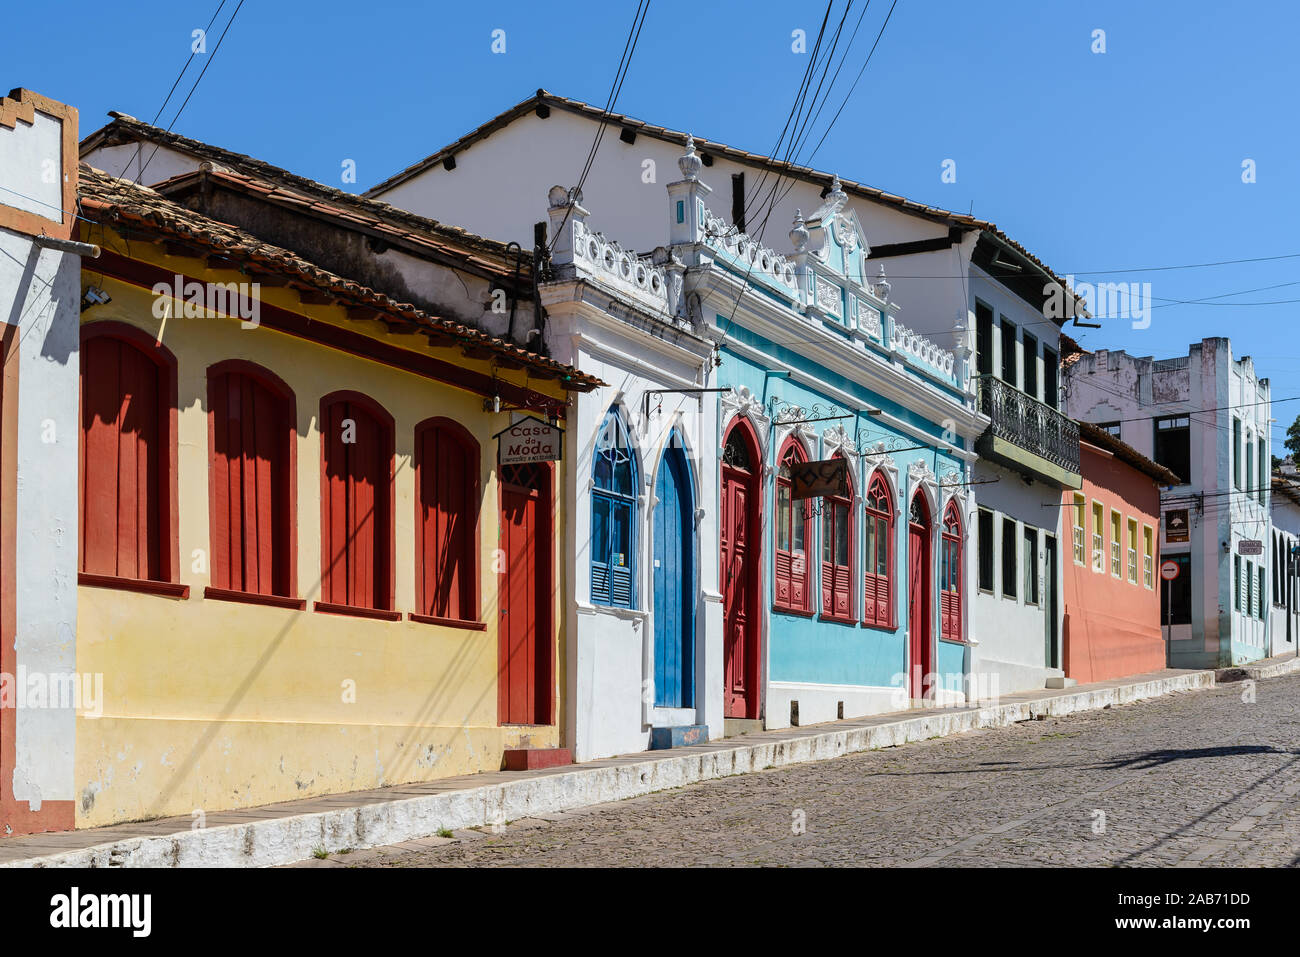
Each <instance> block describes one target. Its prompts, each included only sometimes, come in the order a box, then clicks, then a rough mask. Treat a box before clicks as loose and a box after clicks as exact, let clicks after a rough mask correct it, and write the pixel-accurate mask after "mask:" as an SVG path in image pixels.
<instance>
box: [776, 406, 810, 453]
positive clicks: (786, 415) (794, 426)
mask: <svg viewBox="0 0 1300 957" xmlns="http://www.w3.org/2000/svg"><path fill="white" fill-rule="evenodd" d="M807 418H808V413H807V411H806V410H805V409H802V408H800V407H799V406H797V405H791V406H786V407H785V408H784V409H782V410H781V411H779V412H778V413H776V415H775V417H774V418H773V419H772V422H773V424H774V425H775V426H776V440H777V448H778V449H779V448H780V447H781V446H782V445H783V444H784V443H785V439H786V436H788V435H790V434H791V433H793V434H794V435H795V436H797V437H798V438H799V440H800V441H801V442H802V443H803V447H804V450H805V451H807V452H812V451H813V443H814V442H815V441H816V439H817V432H816V430H814V429H813V427H812V424H811V423H809V422H805V421H804V420H805V419H807Z"/></svg>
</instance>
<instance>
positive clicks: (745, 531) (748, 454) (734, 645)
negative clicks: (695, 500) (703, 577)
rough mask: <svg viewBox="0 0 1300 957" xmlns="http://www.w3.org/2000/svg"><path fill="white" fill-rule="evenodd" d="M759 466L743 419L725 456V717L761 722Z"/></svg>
mask: <svg viewBox="0 0 1300 957" xmlns="http://www.w3.org/2000/svg"><path fill="white" fill-rule="evenodd" d="M761 474H762V463H761V462H760V461H759V455H758V443H757V442H756V441H755V439H754V433H753V430H752V429H751V428H750V426H749V425H748V423H746V422H745V421H744V420H743V419H741V420H737V421H736V423H735V424H733V425H732V427H731V429H730V431H729V432H728V433H727V441H726V443H725V444H724V445H723V450H722V509H721V515H720V521H719V529H718V538H719V540H720V544H721V553H720V558H719V562H718V569H719V574H720V576H721V578H722V581H721V583H720V585H719V587H720V589H721V591H722V596H723V604H722V609H723V636H724V638H723V641H724V647H723V681H724V682H725V683H724V685H723V702H724V703H723V714H724V715H725V716H726V717H728V718H757V717H758V710H759V694H758V681H759V641H758V628H759V605H758V594H759V577H758V567H759V565H758V561H759V548H758V545H759V534H758V528H759V522H758V501H759V483H758V479H759V476H760V475H761Z"/></svg>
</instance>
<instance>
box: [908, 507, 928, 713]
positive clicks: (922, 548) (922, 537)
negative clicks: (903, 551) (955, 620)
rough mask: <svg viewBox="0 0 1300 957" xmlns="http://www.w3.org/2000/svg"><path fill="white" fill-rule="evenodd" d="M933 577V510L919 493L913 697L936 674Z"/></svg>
mask: <svg viewBox="0 0 1300 957" xmlns="http://www.w3.org/2000/svg"><path fill="white" fill-rule="evenodd" d="M930 577H931V576H930V508H929V506H928V505H927V504H926V501H925V495H924V493H922V492H921V491H919V490H918V491H917V492H916V493H915V494H914V495H913V496H912V504H911V507H910V508H909V509H908V514H907V639H908V663H909V669H908V670H909V675H910V679H909V683H910V685H911V692H910V697H912V698H920V697H922V696H923V695H924V693H925V691H926V686H925V677H926V675H929V674H931V673H932V672H933V671H934V651H933V648H934V642H933V641H932V640H931V638H932V636H931V634H930V609H931V604H932V602H931V598H930V594H931V587H930Z"/></svg>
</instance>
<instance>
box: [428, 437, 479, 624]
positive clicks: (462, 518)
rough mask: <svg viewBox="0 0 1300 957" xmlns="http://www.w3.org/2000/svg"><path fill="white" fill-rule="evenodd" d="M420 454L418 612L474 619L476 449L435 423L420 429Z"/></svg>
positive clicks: (475, 601)
mask: <svg viewBox="0 0 1300 957" xmlns="http://www.w3.org/2000/svg"><path fill="white" fill-rule="evenodd" d="M419 456H420V496H421V498H420V512H421V550H420V562H421V568H420V576H421V582H420V585H421V592H420V594H421V605H422V612H423V613H424V614H427V615H435V616H437V617H440V618H457V619H461V620H464V621H473V620H477V618H478V608H477V596H476V591H475V583H476V581H477V574H478V572H477V568H476V567H475V565H476V562H475V558H476V555H477V552H476V549H475V543H474V536H475V534H476V532H477V521H476V520H475V510H476V508H477V505H478V495H477V489H478V480H477V476H478V468H479V461H478V447H477V445H471V443H470V440H467V439H462V438H459V437H457V436H456V435H455V434H454V433H453V432H452V430H451V429H450V428H449V427H446V426H438V425H434V426H430V427H428V428H426V429H424V430H423V431H422V432H421V433H420V449H419Z"/></svg>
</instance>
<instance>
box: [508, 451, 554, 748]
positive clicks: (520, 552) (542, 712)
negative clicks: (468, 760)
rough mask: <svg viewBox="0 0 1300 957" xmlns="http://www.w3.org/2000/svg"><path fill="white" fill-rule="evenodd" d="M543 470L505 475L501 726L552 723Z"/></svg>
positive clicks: (520, 469) (514, 469)
mask: <svg viewBox="0 0 1300 957" xmlns="http://www.w3.org/2000/svg"><path fill="white" fill-rule="evenodd" d="M548 478H549V472H548V470H547V469H546V468H545V467H544V466H542V465H517V466H504V467H502V469H501V531H500V535H501V549H502V551H503V552H504V554H505V567H504V568H503V569H502V571H501V577H500V581H499V590H498V594H499V596H500V599H499V600H500V613H499V616H498V617H499V621H500V625H499V635H498V676H497V685H498V699H497V705H498V707H497V710H498V718H499V721H500V723H501V724H549V723H550V722H551V689H550V673H551V616H550V597H549V596H550V587H549V582H550V547H551V546H550V542H551V519H550V483H549V481H548Z"/></svg>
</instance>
